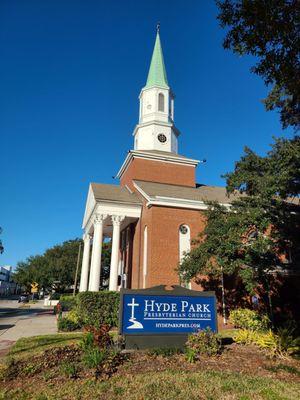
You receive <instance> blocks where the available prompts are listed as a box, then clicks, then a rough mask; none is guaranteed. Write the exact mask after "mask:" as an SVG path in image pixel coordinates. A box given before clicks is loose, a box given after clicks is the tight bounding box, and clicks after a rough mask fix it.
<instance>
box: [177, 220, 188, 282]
mask: <svg viewBox="0 0 300 400" xmlns="http://www.w3.org/2000/svg"><path fill="white" fill-rule="evenodd" d="M190 250H191V231H190V228H189V226H188V225H180V227H179V262H181V261H182V260H183V258H184V256H185V255H186V254H187V253H189V252H190ZM182 286H185V287H187V288H189V289H190V288H191V284H190V283H189V282H183V283H182Z"/></svg>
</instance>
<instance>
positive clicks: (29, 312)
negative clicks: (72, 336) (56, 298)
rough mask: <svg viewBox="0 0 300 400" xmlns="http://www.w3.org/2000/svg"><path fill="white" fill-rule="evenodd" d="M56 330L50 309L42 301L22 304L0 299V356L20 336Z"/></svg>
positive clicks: (48, 332) (54, 319)
mask: <svg viewBox="0 0 300 400" xmlns="http://www.w3.org/2000/svg"><path fill="white" fill-rule="evenodd" d="M56 332H57V326H56V318H55V316H54V315H53V311H52V309H49V308H45V307H44V306H43V301H42V300H40V301H38V302H37V303H36V304H30V305H29V304H25V305H22V304H20V303H18V302H17V300H0V357H1V356H3V355H4V354H6V353H7V351H8V349H9V347H10V346H12V344H13V343H15V342H16V341H17V340H18V339H20V338H21V337H29V336H37V335H47V334H51V333H56Z"/></svg>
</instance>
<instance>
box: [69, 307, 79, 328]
mask: <svg viewBox="0 0 300 400" xmlns="http://www.w3.org/2000/svg"><path fill="white" fill-rule="evenodd" d="M67 318H68V320H69V321H72V322H74V324H76V325H78V326H82V321H81V318H80V316H79V314H78V311H77V309H76V308H75V309H73V310H71V311H69V312H68V314H67Z"/></svg>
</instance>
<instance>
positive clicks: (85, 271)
mask: <svg viewBox="0 0 300 400" xmlns="http://www.w3.org/2000/svg"><path fill="white" fill-rule="evenodd" d="M83 242H84V246H83V256H82V267H81V276H80V286H79V292H86V291H87V288H88V280H89V266H90V248H91V236H90V235H88V234H85V235H83Z"/></svg>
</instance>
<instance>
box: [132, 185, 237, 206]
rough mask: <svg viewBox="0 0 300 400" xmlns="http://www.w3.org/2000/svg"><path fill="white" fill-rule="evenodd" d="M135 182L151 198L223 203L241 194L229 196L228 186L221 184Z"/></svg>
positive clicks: (229, 201)
mask: <svg viewBox="0 0 300 400" xmlns="http://www.w3.org/2000/svg"><path fill="white" fill-rule="evenodd" d="M134 183H135V184H136V186H137V187H138V188H140V189H141V190H142V191H143V192H144V193H145V194H146V195H148V196H149V197H151V198H156V199H159V198H170V199H177V200H178V199H180V200H181V199H182V200H190V201H198V202H205V201H217V202H219V203H222V204H228V203H231V202H232V201H233V200H236V199H237V198H238V197H240V195H238V194H236V195H233V194H231V195H230V196H227V193H226V188H225V187H221V186H206V185H201V186H199V187H196V188H192V187H187V186H179V185H170V184H165V183H156V182H146V181H138V180H134Z"/></svg>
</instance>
